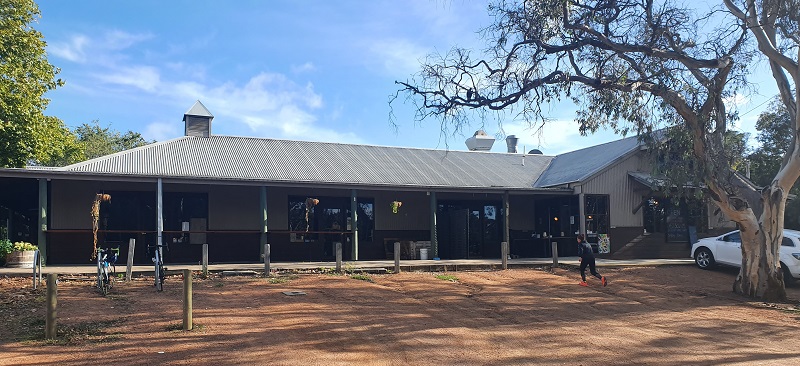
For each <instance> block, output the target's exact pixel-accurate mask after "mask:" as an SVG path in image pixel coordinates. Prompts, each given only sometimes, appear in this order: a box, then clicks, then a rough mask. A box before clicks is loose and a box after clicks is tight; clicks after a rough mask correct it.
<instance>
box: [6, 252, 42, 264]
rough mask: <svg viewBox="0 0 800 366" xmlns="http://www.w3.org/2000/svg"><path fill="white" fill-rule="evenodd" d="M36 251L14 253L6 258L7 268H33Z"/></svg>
mask: <svg viewBox="0 0 800 366" xmlns="http://www.w3.org/2000/svg"><path fill="white" fill-rule="evenodd" d="M35 254H36V251H35V250H26V251H22V252H19V251H14V252H11V253H9V254H8V255H7V256H6V267H10V268H33V258H34V256H35Z"/></svg>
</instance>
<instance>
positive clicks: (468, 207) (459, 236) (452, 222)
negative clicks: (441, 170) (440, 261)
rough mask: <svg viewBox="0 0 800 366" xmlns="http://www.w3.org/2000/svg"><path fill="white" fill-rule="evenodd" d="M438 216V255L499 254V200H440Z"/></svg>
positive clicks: (447, 256)
mask: <svg viewBox="0 0 800 366" xmlns="http://www.w3.org/2000/svg"><path fill="white" fill-rule="evenodd" d="M439 217H441V218H442V220H440V223H439V225H438V227H437V230H438V231H437V236H438V238H439V256H440V257H442V258H447V259H477V258H496V257H497V256H499V255H500V241H501V240H502V239H501V238H502V237H503V234H502V231H501V230H502V225H501V223H502V211H501V209H500V203H499V202H441V203H440V204H439Z"/></svg>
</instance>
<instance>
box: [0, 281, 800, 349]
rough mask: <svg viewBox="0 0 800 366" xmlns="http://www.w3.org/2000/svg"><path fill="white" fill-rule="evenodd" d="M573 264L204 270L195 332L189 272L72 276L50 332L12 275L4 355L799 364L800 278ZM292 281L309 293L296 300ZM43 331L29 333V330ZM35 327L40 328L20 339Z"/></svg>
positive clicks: (6, 287)
mask: <svg viewBox="0 0 800 366" xmlns="http://www.w3.org/2000/svg"><path fill="white" fill-rule="evenodd" d="M601 271H602V272H603V273H604V274H605V275H607V276H608V278H609V286H608V287H605V288H604V287H601V286H599V281H596V280H594V281H591V280H590V285H591V287H589V288H585V287H581V286H578V284H577V283H578V279H579V275H578V273H577V271H576V270H575V269H572V268H556V269H555V271H554V272H548V271H545V270H536V269H516V270H508V271H494V272H449V273H447V274H448V275H452V276H455V277H457V279H458V282H450V281H445V280H442V279H438V278H436V277H435V275H436V274H434V273H423V272H418V273H401V274H396V275H370V276H369V277H370V278H371V279H372V280H374V283H370V282H367V281H362V280H358V279H353V278H351V277H349V276H346V275H331V274H301V275H299V276H291V277H284V279H285V280H286V282H282V283H280V281H275V280H273V282H279V283H271V282H270V281H269V280H267V279H262V278H243V277H227V278H221V277H216V278H211V279H207V280H201V279H195V280H194V297H193V302H194V323H195V324H196V325H197V329H195V330H193V331H189V332H184V331H181V330H176V329H180V325H181V319H182V318H181V316H182V284H181V279H180V277H179V276H178V277H171V278H169V281H168V282H167V283H166V285H165V291H164V292H162V293H157V292H155V290H154V289H153V287H152V285H151V282H150V281H151V279H141V280H137V281H134V282H132V283H130V284H125V283H118V285H117V286H116V287H115V288H114V289H112V293H111V294H110V295H109V296H108V297H106V298H103V297H101V296H100V295H99V294H98V293H97V291H96V290H95V289H94V288H93V287H92V285H91V283H90V282H88V281H68V280H62V281H61V282H60V283H59V287H58V292H59V298H58V304H59V308H58V316H59V323H58V325H59V332H60V333H59V340H58V341H55V342H52V341H51V342H45V341H42V340H41V338H42V337H41V335H42V333H43V330H42V329H43V323H42V321H41V319H43V318H44V299H43V298H44V291H43V290H41V289H40V290H38V291H35V292H34V291H32V290H31V288H30V287H31V284H30V280H29V279H18V278H4V279H0V319H2V320H0V322H5V327H3V328H2V330H0V342H1V343H0V364H2V365H50V364H59V365H84V364H101V363H113V364H115V365H148V364H149V365H155V364H172V365H200V364H207V365H245V364H246V365H254V364H255V365H262V364H270V365H297V364H311V365H316V364H320V365H322V364H324V365H348V364H360V365H367V364H368V365H466V364H468V365H480V364H486V365H488V364H492V365H499V364H503V365H527V364H537V365H541V364H564V365H578V364H582V365H614V364H647V365H686V364H695V365H697V364H700V365H712V364H713V365H717V364H725V365H745V364H765V365H792V364H794V365H797V364H800V353H798V351H797V350H798V349H800V337H798V334H800V310H798V309H800V307H798V306H797V303H798V302H797V299H800V289H798V288H797V287H794V288H790V289H788V292H789V296H790V298H792V299H793V300H792V302H791V303H789V304H764V303H760V302H752V301H747V300H745V299H743V298H741V297H739V296H737V295H735V294H733V293H732V292H731V291H730V289H731V284H732V283H733V279H734V277H735V274H736V271H735V270H717V271H701V270H699V269H696V268H694V267H690V266H674V267H647V268H619V269H611V268H601ZM283 291H304V292H305V293H306V295H303V296H286V295H284V294H283V293H282V292H283ZM26 328H27V329H29V330H30V334H25V329H26ZM25 337H33V338H37V339H34V340H19V339H20V338H25Z"/></svg>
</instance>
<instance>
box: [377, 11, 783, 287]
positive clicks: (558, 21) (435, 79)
mask: <svg viewBox="0 0 800 366" xmlns="http://www.w3.org/2000/svg"><path fill="white" fill-rule="evenodd" d="M765 1H766V0H765ZM793 1H794V0H793ZM685 4H686V3H685V2H678V1H672V0H663V1H655V0H531V1H524V0H523V1H511V0H509V1H502V0H501V1H497V2H494V3H492V4H491V5H490V6H489V11H490V12H491V14H492V15H493V16H494V17H495V21H494V22H493V24H492V25H490V26H489V27H488V28H486V29H484V30H483V31H482V34H483V37H484V38H485V39H486V40H487V42H488V48H487V50H486V51H485V52H481V53H480V54H479V55H477V56H476V57H473V56H472V52H471V51H470V50H468V49H463V48H453V49H451V50H450V51H449V52H448V53H446V54H444V55H431V56H429V58H428V59H427V60H426V61H425V62H424V63H423V64H422V66H421V69H420V71H419V73H418V74H416V75H414V76H413V77H412V78H411V79H410V80H407V81H398V82H397V83H398V84H399V85H400V86H401V88H400V90H399V91H398V92H397V94H395V96H394V98H393V99H392V102H395V101H396V100H397V98H398V97H400V96H401V95H406V96H407V97H408V98H410V99H411V100H412V101H413V103H414V104H415V105H416V107H417V109H416V112H417V114H416V118H417V119H418V120H424V119H426V118H434V119H438V120H439V121H440V123H442V124H443V125H446V126H450V127H451V128H456V129H459V128H460V127H461V126H465V125H467V124H468V123H469V117H470V115H471V111H472V110H479V111H485V110H496V111H500V110H510V111H511V112H512V113H517V114H519V115H521V116H524V117H525V120H526V121H527V122H528V123H529V124H530V127H532V128H534V129H535V128H538V127H541V126H542V124H543V123H547V115H546V111H547V109H546V108H549V106H550V104H551V103H554V102H558V101H561V100H562V99H570V100H572V101H573V102H574V103H575V104H576V106H577V112H576V122H577V125H578V129H579V130H580V132H581V133H583V134H587V133H592V132H595V131H596V130H597V129H598V128H600V127H601V126H609V127H610V128H612V129H613V130H614V131H616V132H618V133H620V134H623V135H625V134H629V133H636V134H639V135H640V136H642V137H643V138H644V139H645V140H647V141H651V142H655V143H657V142H659V141H663V139H661V138H660V137H663V136H660V135H661V134H660V133H654V131H669V132H670V133H671V134H674V135H675V137H677V136H682V137H683V138H682V139H681V140H682V141H683V144H682V145H679V146H682V149H683V150H682V152H683V153H685V155H686V157H687V158H688V159H690V160H691V164H684V165H683V166H684V167H690V168H691V169H689V170H690V171H691V173H692V174H691V176H693V177H695V178H697V179H699V182H698V183H702V184H701V185H698V186H702V187H704V191H705V192H704V193H705V196H706V197H708V198H709V199H710V200H711V201H713V202H714V203H715V204H716V205H717V206H719V208H720V209H721V210H722V211H723V212H724V213H725V214H726V215H727V216H728V217H729V218H731V219H733V220H734V221H736V222H737V223H738V224H739V225H740V227H741V229H742V238H743V251H744V254H745V255H744V259H743V264H744V265H743V266H742V269H741V272H740V274H739V276H737V279H736V281H735V283H734V290H735V291H736V292H738V293H741V294H744V295H746V296H750V297H756V298H762V299H766V300H781V299H785V297H786V292H785V289H784V282H783V277H782V271H781V270H780V267H779V263H778V257H777V253H778V249H779V247H777V246H776V245H778V246H779V245H780V236H781V229H782V224H778V223H777V221H778V220H776V219H777V218H778V217H779V216H781V215H783V211H782V209H781V208H780V207H781V203H782V202H783V200H785V196H782V193H781V191H780V190H776V194H762V192H759V191H756V190H755V189H754V188H753V187H752V186H751V185H750V184H748V182H747V181H746V180H745V179H743V178H742V177H741V176H740V175H739V174H736V173H735V170H734V169H733V168H732V166H731V162H732V156H734V155H735V153H736V152H733V151H730V150H731V149H729V147H728V146H727V145H726V143H725V141H726V136H729V134H728V132H729V128H730V127H731V123H732V122H734V121H735V119H736V113H735V112H731V111H729V110H728V106H727V105H726V102H728V101H730V100H732V99H734V98H735V97H736V96H737V95H740V94H745V93H748V92H750V91H751V86H752V85H750V84H748V82H747V80H746V77H747V75H748V74H749V70H748V67H749V66H750V65H751V62H752V60H753V57H754V56H755V55H758V52H757V51H756V49H755V48H754V47H753V43H752V41H751V40H750V34H751V33H750V32H752V31H751V30H748V29H749V27H748V26H745V24H744V23H745V22H746V21H747V22H749V20H747V19H749V18H747V16H746V15H747V14H749V13H744V14H745V17H741V16H735V15H733V14H732V13H735V12H731V11H729V10H728V7H725V6H723V5H722V4H718V5H719V6H717V7H715V8H710V9H706V10H702V9H690V8H687V6H686V5H685ZM748 9H749V8H748ZM750 28H752V26H750ZM765 37H766V38H769V35H767V36H765ZM759 45H760V42H759ZM781 62H784V63H786V61H785V60H781ZM665 127H670V128H668V129H664V128H665ZM795 140H796V139H795ZM655 143H654V144H653V145H654V146H655V145H656V144H655ZM672 147H673V148H674V146H672ZM796 150H797V149H795V151H796ZM792 166H794V165H792ZM795 171H798V169H796V168H795ZM796 178H797V177H796V174H788V173H787V174H784V175H783V176H782V178H781V179H780V182H781V183H780V184H783V182H784V181H786V182H788V181H792V182H793V180H794V179H796ZM762 211H763V212H762ZM765 220H766V221H765ZM781 222H782V221H781Z"/></svg>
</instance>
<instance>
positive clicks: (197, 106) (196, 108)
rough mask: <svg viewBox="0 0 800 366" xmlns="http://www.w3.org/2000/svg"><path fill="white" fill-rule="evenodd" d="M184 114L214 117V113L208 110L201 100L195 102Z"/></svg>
mask: <svg viewBox="0 0 800 366" xmlns="http://www.w3.org/2000/svg"><path fill="white" fill-rule="evenodd" d="M183 115H184V116H199V117H211V118H213V117H214V115H212V114H211V112H209V111H208V108H206V106H204V105H203V103H201V102H200V101H199V100H198V101H196V102H194V105H193V106H192V108H189V110H188V111H186V113H184V114H183Z"/></svg>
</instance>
